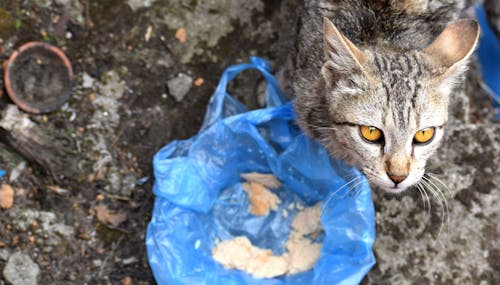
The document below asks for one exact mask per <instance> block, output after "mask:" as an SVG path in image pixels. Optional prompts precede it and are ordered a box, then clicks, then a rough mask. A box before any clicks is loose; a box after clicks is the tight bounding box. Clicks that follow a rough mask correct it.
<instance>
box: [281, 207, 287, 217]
mask: <svg viewBox="0 0 500 285" xmlns="http://www.w3.org/2000/svg"><path fill="white" fill-rule="evenodd" d="M281 215H282V216H283V218H288V211H287V210H286V209H282V210H281Z"/></svg>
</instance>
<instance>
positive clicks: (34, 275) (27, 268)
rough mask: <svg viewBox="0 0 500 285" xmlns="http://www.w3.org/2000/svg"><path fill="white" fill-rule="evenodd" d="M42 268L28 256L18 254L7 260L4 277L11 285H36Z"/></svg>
mask: <svg viewBox="0 0 500 285" xmlns="http://www.w3.org/2000/svg"><path fill="white" fill-rule="evenodd" d="M39 274H40V267H39V266H38V264H36V263H35V262H34V261H33V260H32V259H31V258H30V257H29V256H28V255H26V254H24V253H21V252H16V253H14V254H12V255H11V256H10V257H9V259H8V260H7V264H6V265H5V268H4V270H3V277H4V278H5V280H6V281H7V283H9V284H16V285H18V284H19V285H36V284H37V279H38V275H39Z"/></svg>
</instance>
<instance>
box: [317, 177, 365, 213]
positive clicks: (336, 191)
mask: <svg viewBox="0 0 500 285" xmlns="http://www.w3.org/2000/svg"><path fill="white" fill-rule="evenodd" d="M361 178H363V177H362V176H361V175H359V176H356V177H354V178H353V179H351V180H349V181H348V182H347V183H345V184H344V185H342V186H341V187H340V188H339V189H337V190H335V191H334V192H333V193H331V194H330V195H328V198H327V199H326V200H325V202H324V203H323V207H322V209H321V211H322V212H323V211H324V209H325V207H326V205H327V204H328V202H330V200H331V199H332V198H333V196H335V194H337V193H338V192H339V191H340V190H342V189H344V188H345V187H347V186H349V184H352V183H354V182H356V181H358V180H359V179H361Z"/></svg>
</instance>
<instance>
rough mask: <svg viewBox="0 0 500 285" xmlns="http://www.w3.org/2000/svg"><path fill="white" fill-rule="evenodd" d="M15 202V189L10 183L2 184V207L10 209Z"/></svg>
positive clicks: (0, 193)
mask: <svg viewBox="0 0 500 285" xmlns="http://www.w3.org/2000/svg"><path fill="white" fill-rule="evenodd" d="M13 204H14V190H13V189H12V187H10V185H9V184H2V188H1V189H0V208H2V209H10V208H12V205H13Z"/></svg>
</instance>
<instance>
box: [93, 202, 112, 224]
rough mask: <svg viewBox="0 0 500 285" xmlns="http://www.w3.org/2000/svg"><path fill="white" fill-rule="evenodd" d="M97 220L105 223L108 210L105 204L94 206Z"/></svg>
mask: <svg viewBox="0 0 500 285" xmlns="http://www.w3.org/2000/svg"><path fill="white" fill-rule="evenodd" d="M94 210H95V214H96V217H97V220H98V221H99V222H101V223H103V224H106V223H107V221H108V220H107V219H108V215H109V210H108V207H107V206H106V205H97V206H95V207H94Z"/></svg>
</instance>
